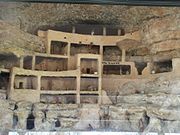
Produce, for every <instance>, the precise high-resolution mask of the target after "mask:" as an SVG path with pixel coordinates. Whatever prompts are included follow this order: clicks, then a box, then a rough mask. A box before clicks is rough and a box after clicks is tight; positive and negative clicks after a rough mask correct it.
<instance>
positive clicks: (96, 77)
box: [2, 29, 180, 104]
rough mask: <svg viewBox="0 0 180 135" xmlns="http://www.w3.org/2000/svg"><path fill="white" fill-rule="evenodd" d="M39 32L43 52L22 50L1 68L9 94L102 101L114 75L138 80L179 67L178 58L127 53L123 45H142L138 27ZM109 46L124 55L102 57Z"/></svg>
mask: <svg viewBox="0 0 180 135" xmlns="http://www.w3.org/2000/svg"><path fill="white" fill-rule="evenodd" d="M105 30H106V29H104V33H106V32H105ZM38 36H39V37H41V38H43V39H44V41H45V45H46V52H45V53H36V54H33V55H30V54H29V55H28V54H27V55H25V56H20V58H19V60H18V61H19V65H17V66H12V67H10V68H11V70H8V69H3V70H5V71H7V72H10V74H11V75H10V80H9V84H10V88H9V92H8V98H9V99H12V100H15V101H22V100H24V101H30V102H46V103H47V102H51V103H63V104H68V103H77V104H80V103H99V104H101V102H103V101H102V100H103V99H102V98H103V96H105V95H102V90H110V89H116V88H114V87H116V86H114V85H113V83H114V81H115V80H116V79H115V78H117V77H118V79H120V80H121V81H120V82H119V86H118V87H120V85H123V84H124V83H127V80H128V81H132V82H137V81H138V82H139V83H142V82H143V81H147V80H151V79H153V78H156V77H157V76H159V75H161V76H162V75H165V76H171V75H172V74H174V73H176V74H177V73H178V72H179V71H178V68H179V66H180V65H178V64H179V62H178V61H179V59H178V58H173V59H167V60H163V61H154V62H152V60H151V59H150V60H147V61H146V62H144V61H141V60H139V61H138V62H137V59H138V56H132V57H131V58H129V59H127V58H126V51H128V50H130V49H131V50H132V48H136V47H137V46H141V43H140V36H139V32H138V31H137V32H134V33H131V34H125V35H123V36H121V35H119V36H118V35H117V36H106V35H105V34H104V35H102V36H96V35H82V34H76V33H65V32H60V31H53V30H48V31H38ZM108 47H110V48H117V47H118V48H119V50H118V51H119V52H120V53H121V54H122V55H119V56H116V58H117V59H116V60H114V61H109V60H106V58H104V55H105V49H106V48H108ZM118 48H117V49H118ZM133 58H134V59H136V61H134V60H132V59H133ZM3 70H2V71H3ZM160 73H163V74H160ZM136 92H141V91H138V90H137V91H136V90H135V91H134V93H136ZM27 95H28V96H27ZM89 98H90V99H89ZM105 102H106V101H105Z"/></svg>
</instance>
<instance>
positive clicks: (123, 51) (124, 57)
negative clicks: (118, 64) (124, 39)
mask: <svg viewBox="0 0 180 135" xmlns="http://www.w3.org/2000/svg"><path fill="white" fill-rule="evenodd" d="M125 60H126V50H125V49H122V58H121V61H122V62H125Z"/></svg>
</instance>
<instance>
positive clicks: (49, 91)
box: [40, 90, 76, 95]
mask: <svg viewBox="0 0 180 135" xmlns="http://www.w3.org/2000/svg"><path fill="white" fill-rule="evenodd" d="M40 93H41V94H50V95H56V94H62V95H63V94H76V90H66V91H58V90H57V91H51V90H41V92H40Z"/></svg>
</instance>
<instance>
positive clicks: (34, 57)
mask: <svg viewBox="0 0 180 135" xmlns="http://www.w3.org/2000/svg"><path fill="white" fill-rule="evenodd" d="M35 63H36V56H35V55H33V56H32V70H35Z"/></svg>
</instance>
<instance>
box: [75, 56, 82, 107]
mask: <svg viewBox="0 0 180 135" xmlns="http://www.w3.org/2000/svg"><path fill="white" fill-rule="evenodd" d="M80 65H81V58H80V57H77V69H78V75H77V86H76V97H77V99H76V103H77V104H80V103H81V101H80V83H81V67H80Z"/></svg>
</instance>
